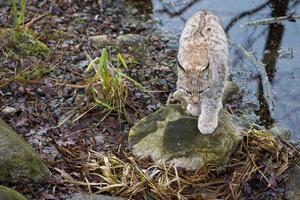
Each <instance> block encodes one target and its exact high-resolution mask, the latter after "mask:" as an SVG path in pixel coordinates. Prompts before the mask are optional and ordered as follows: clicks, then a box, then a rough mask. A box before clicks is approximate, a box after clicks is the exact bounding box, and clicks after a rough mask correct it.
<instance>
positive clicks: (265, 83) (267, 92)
mask: <svg viewBox="0 0 300 200" xmlns="http://www.w3.org/2000/svg"><path fill="white" fill-rule="evenodd" d="M230 44H231V45H232V46H235V47H237V48H238V49H239V50H240V51H241V52H242V53H243V55H244V56H245V57H246V58H247V59H248V60H250V61H251V62H252V63H253V64H254V65H255V66H256V69H257V71H258V73H259V76H260V79H261V84H262V88H263V97H264V99H265V100H266V103H267V106H268V109H269V112H270V117H271V118H273V117H274V112H273V111H274V105H275V103H274V100H273V95H272V92H271V88H270V81H269V77H268V74H267V72H266V69H265V65H264V64H263V63H262V62H261V61H260V60H257V59H256V57H255V56H254V55H253V53H250V52H248V51H247V50H246V49H245V48H244V47H243V46H242V45H240V44H235V43H232V42H230ZM273 119H274V118H273Z"/></svg>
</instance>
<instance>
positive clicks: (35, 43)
mask: <svg viewBox="0 0 300 200" xmlns="http://www.w3.org/2000/svg"><path fill="white" fill-rule="evenodd" d="M0 43H1V44H2V45H1V46H2V49H4V51H5V53H6V54H7V55H8V54H10V52H13V53H14V54H17V55H19V56H35V57H45V56H46V55H47V54H48V53H49V52H50V49H49V48H48V46H47V45H46V44H45V43H43V42H41V41H39V40H38V39H36V38H35V34H34V33H32V32H30V31H28V30H22V31H21V30H14V29H0Z"/></svg>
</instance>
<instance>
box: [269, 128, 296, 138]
mask: <svg viewBox="0 0 300 200" xmlns="http://www.w3.org/2000/svg"><path fill="white" fill-rule="evenodd" d="M269 131H270V132H271V133H272V134H273V135H275V136H279V137H281V138H282V139H285V140H289V139H291V131H290V130H289V129H287V128H284V127H281V126H279V125H276V124H275V125H273V127H272V128H270V130H269Z"/></svg>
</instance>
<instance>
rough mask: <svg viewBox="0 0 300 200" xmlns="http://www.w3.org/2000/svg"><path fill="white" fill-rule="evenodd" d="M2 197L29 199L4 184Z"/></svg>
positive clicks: (19, 199) (1, 188) (10, 199)
mask: <svg viewBox="0 0 300 200" xmlns="http://www.w3.org/2000/svg"><path fill="white" fill-rule="evenodd" d="M0 199H1V200H27V199H26V198H25V197H24V196H23V195H21V194H20V193H19V192H17V191H15V190H13V189H10V188H8V187H5V186H2V185H0Z"/></svg>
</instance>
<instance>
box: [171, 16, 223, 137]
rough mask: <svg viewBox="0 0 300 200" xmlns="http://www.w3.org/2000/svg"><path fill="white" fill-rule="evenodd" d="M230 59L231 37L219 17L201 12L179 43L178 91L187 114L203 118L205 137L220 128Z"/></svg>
mask: <svg viewBox="0 0 300 200" xmlns="http://www.w3.org/2000/svg"><path fill="white" fill-rule="evenodd" d="M227 59H228V43H227V38H226V35H225V32H224V31H223V29H222V26H221V25H220V21H219V19H218V17H216V16H215V15H214V14H212V13H211V12H208V11H200V12H198V13H196V14H194V15H193V16H192V17H191V18H189V19H188V21H187V22H186V25H185V27H184V29H183V31H182V33H181V36H180V40H179V50H178V66H179V67H178V81H177V91H178V92H180V94H181V95H182V97H183V98H184V99H185V100H186V102H187V104H188V105H187V111H188V112H189V113H190V114H191V115H193V116H199V119H198V129H199V131H200V132H201V133H202V134H210V133H212V132H214V130H215V129H216V128H217V126H218V114H219V111H220V109H221V108H222V96H223V92H224V87H225V81H226V75H227Z"/></svg>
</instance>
